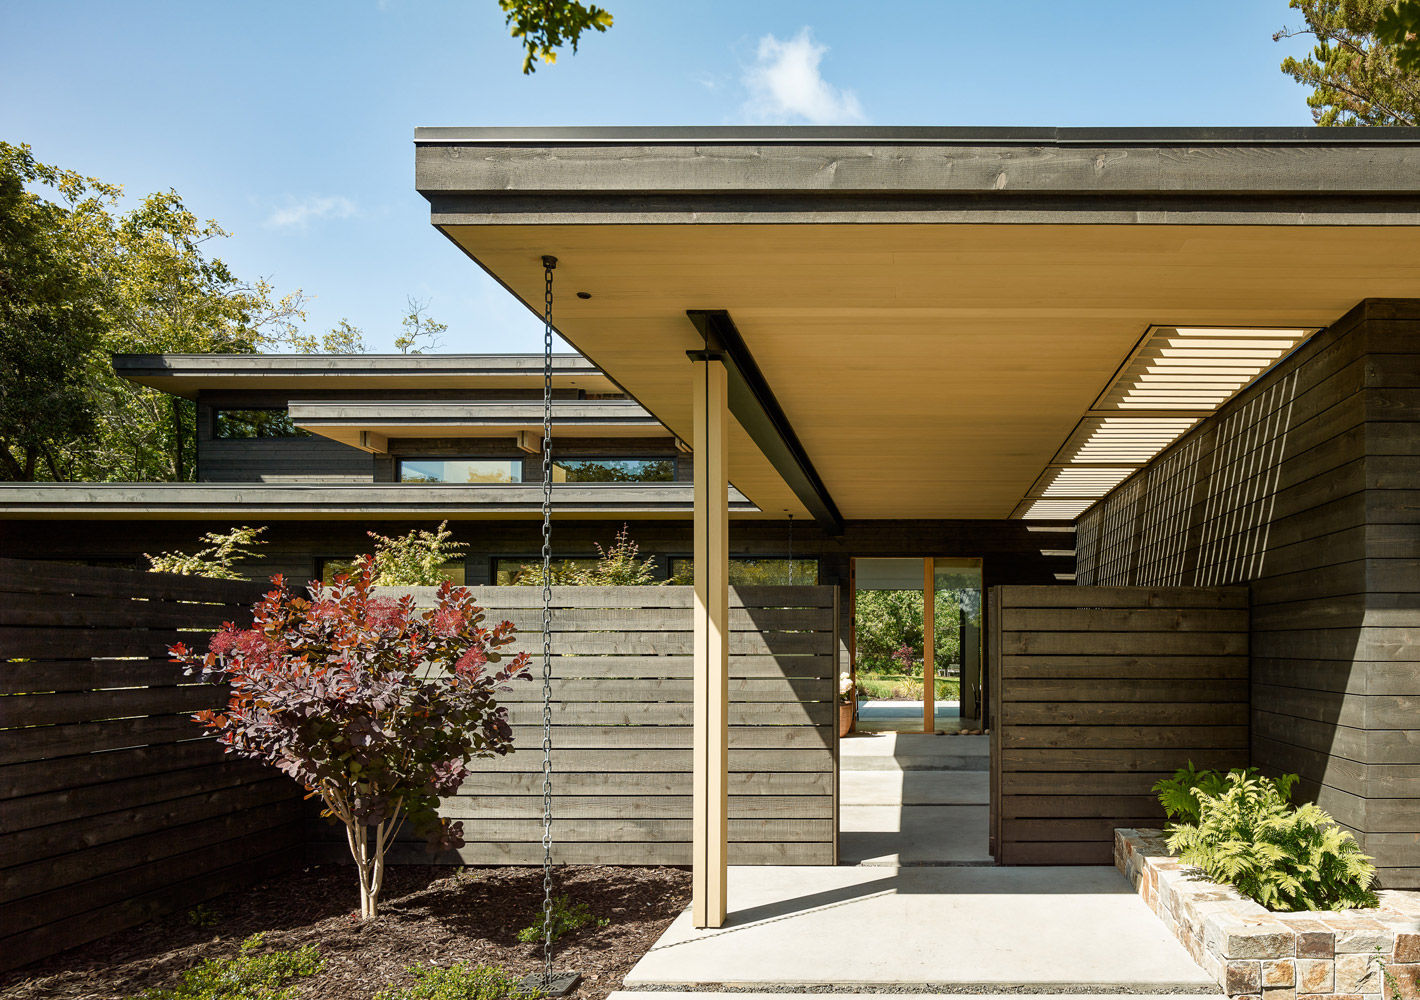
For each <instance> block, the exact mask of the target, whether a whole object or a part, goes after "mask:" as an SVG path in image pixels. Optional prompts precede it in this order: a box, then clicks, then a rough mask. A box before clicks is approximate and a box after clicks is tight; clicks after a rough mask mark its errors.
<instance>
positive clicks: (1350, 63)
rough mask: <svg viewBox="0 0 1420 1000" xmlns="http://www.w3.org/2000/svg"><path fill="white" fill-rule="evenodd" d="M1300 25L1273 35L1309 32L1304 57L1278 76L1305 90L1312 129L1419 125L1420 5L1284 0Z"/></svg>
mask: <svg viewBox="0 0 1420 1000" xmlns="http://www.w3.org/2000/svg"><path fill="white" fill-rule="evenodd" d="M1290 3H1291V6H1292V8H1293V9H1295V10H1298V11H1301V14H1302V17H1303V19H1304V20H1305V22H1306V25H1305V27H1301V28H1283V29H1282V30H1281V31H1279V32H1277V33H1276V34H1275V35H1274V36H1273V38H1274V39H1281V38H1292V37H1295V36H1299V35H1310V36H1312V37H1314V38H1315V39H1316V46H1315V47H1314V48H1313V49H1312V51H1311V53H1310V54H1309V55H1307V56H1306V58H1304V59H1296V58H1293V57H1290V56H1289V57H1288V58H1286V59H1284V60H1282V72H1284V73H1286V74H1287V75H1288V76H1290V77H1292V78H1293V79H1294V80H1296V81H1297V82H1298V83H1301V84H1304V85H1305V86H1308V87H1310V88H1311V94H1310V95H1308V97H1307V104H1308V105H1310V106H1311V109H1312V118H1313V120H1315V122H1316V123H1317V124H1318V125H1420V0H1399V2H1398V3H1397V2H1395V0H1290Z"/></svg>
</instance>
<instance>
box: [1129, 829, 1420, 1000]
mask: <svg viewBox="0 0 1420 1000" xmlns="http://www.w3.org/2000/svg"><path fill="white" fill-rule="evenodd" d="M1114 864H1115V867H1117V868H1118V869H1119V870H1120V871H1121V872H1123V873H1124V874H1125V876H1127V877H1128V879H1129V881H1130V882H1131V883H1132V884H1133V885H1134V888H1135V889H1136V890H1138V892H1139V895H1140V896H1141V897H1142V898H1143V900H1144V902H1145V903H1146V904H1148V906H1149V908H1150V909H1151V910H1153V911H1154V913H1155V914H1157V915H1158V917H1159V919H1160V920H1162V921H1163V922H1164V925H1165V926H1167V927H1168V929H1169V930H1170V931H1172V932H1173V934H1174V936H1175V937H1177V938H1178V940H1179V942H1180V943H1181V944H1182V945H1183V946H1184V947H1185V948H1186V949H1188V953H1189V954H1190V955H1192V956H1193V960H1194V961H1196V962H1197V963H1198V964H1199V965H1200V966H1202V967H1203V969H1204V971H1205V972H1207V973H1208V974H1209V975H1210V976H1212V977H1213V978H1214V979H1215V980H1216V981H1217V982H1218V985H1219V986H1220V987H1221V988H1222V990H1223V992H1224V993H1226V994H1227V995H1228V996H1229V997H1257V998H1262V1000H1292V998H1317V1000H1320V998H1322V997H1330V998H1342V997H1344V998H1347V1000H1361V998H1364V1000H1393V998H1394V996H1395V995H1396V991H1399V992H1398V995H1399V996H1400V997H1402V998H1404V1000H1417V998H1420V987H1417V985H1416V982H1417V977H1420V892H1403V891H1398V890H1393V889H1391V890H1381V891H1380V893H1379V895H1380V901H1381V902H1380V906H1379V907H1377V908H1375V909H1369V910H1339V911H1335V912H1326V913H1309V912H1300V913H1273V912H1271V911H1269V910H1267V909H1265V908H1264V907H1262V906H1260V905H1258V904H1257V903H1255V902H1253V901H1252V900H1250V899H1248V898H1247V897H1245V896H1243V895H1241V894H1240V893H1238V892H1237V891H1236V890H1235V889H1233V888H1232V887H1231V886H1226V885H1218V884H1217V883H1215V882H1210V881H1208V880H1206V879H1204V878H1202V876H1201V875H1199V874H1198V872H1197V869H1194V868H1193V867H1191V866H1190V865H1186V864H1183V863H1181V862H1180V861H1179V860H1178V859H1177V858H1175V857H1174V856H1173V855H1172V854H1170V853H1169V849H1168V847H1167V846H1166V845H1165V843H1164V837H1163V833H1162V831H1160V830H1116V831H1114ZM1382 968H1384V970H1385V972H1386V973H1389V976H1390V981H1389V982H1387V981H1385V978H1384V975H1383V972H1382Z"/></svg>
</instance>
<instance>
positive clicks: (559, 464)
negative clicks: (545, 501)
mask: <svg viewBox="0 0 1420 1000" xmlns="http://www.w3.org/2000/svg"><path fill="white" fill-rule="evenodd" d="M552 480H553V482H557V483H669V482H673V481H674V480H675V459H674V458H559V459H554V460H553V463H552Z"/></svg>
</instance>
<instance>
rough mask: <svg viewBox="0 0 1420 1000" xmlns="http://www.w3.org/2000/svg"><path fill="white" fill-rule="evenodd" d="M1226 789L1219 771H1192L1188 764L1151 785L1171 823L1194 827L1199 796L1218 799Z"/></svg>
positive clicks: (1251, 770)
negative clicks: (1187, 824) (1192, 824)
mask: <svg viewBox="0 0 1420 1000" xmlns="http://www.w3.org/2000/svg"><path fill="white" fill-rule="evenodd" d="M1256 773H1257V771H1256V769H1255V768H1249V769H1248V774H1256ZM1226 786H1227V779H1226V778H1225V777H1224V775H1222V774H1221V773H1219V772H1218V771H1210V770H1206V769H1205V770H1202V771H1199V770H1195V769H1194V767H1193V761H1191V760H1190V761H1189V762H1188V765H1187V766H1186V767H1181V768H1179V769H1178V770H1177V771H1175V772H1174V774H1173V777H1172V778H1160V779H1159V780H1158V781H1156V782H1154V791H1155V792H1156V793H1157V794H1158V796H1159V804H1160V805H1162V806H1163V807H1164V813H1165V815H1167V816H1168V818H1169V819H1170V820H1171V821H1178V822H1181V823H1195V824H1196V823H1197V822H1198V801H1199V796H1200V795H1209V796H1211V795H1217V794H1218V793H1220V792H1221V791H1222V790H1223V789H1224V788H1225V787H1226Z"/></svg>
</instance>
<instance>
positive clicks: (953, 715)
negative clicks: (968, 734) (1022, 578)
mask: <svg viewBox="0 0 1420 1000" xmlns="http://www.w3.org/2000/svg"><path fill="white" fill-rule="evenodd" d="M849 578H850V580H851V581H852V605H851V610H850V615H851V628H852V633H851V636H850V651H851V654H852V664H853V682H854V687H855V689H856V690H857V701H858V712H857V718H856V721H855V723H854V727H855V728H856V729H857V730H858V731H859V732H935V731H936V730H938V729H944V728H950V729H971V728H980V725H981V723H980V714H981V709H980V706H981V560H979V559H951V558H934V557H931V556H928V557H926V558H855V559H853V560H852V568H851V570H850V573H849Z"/></svg>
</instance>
